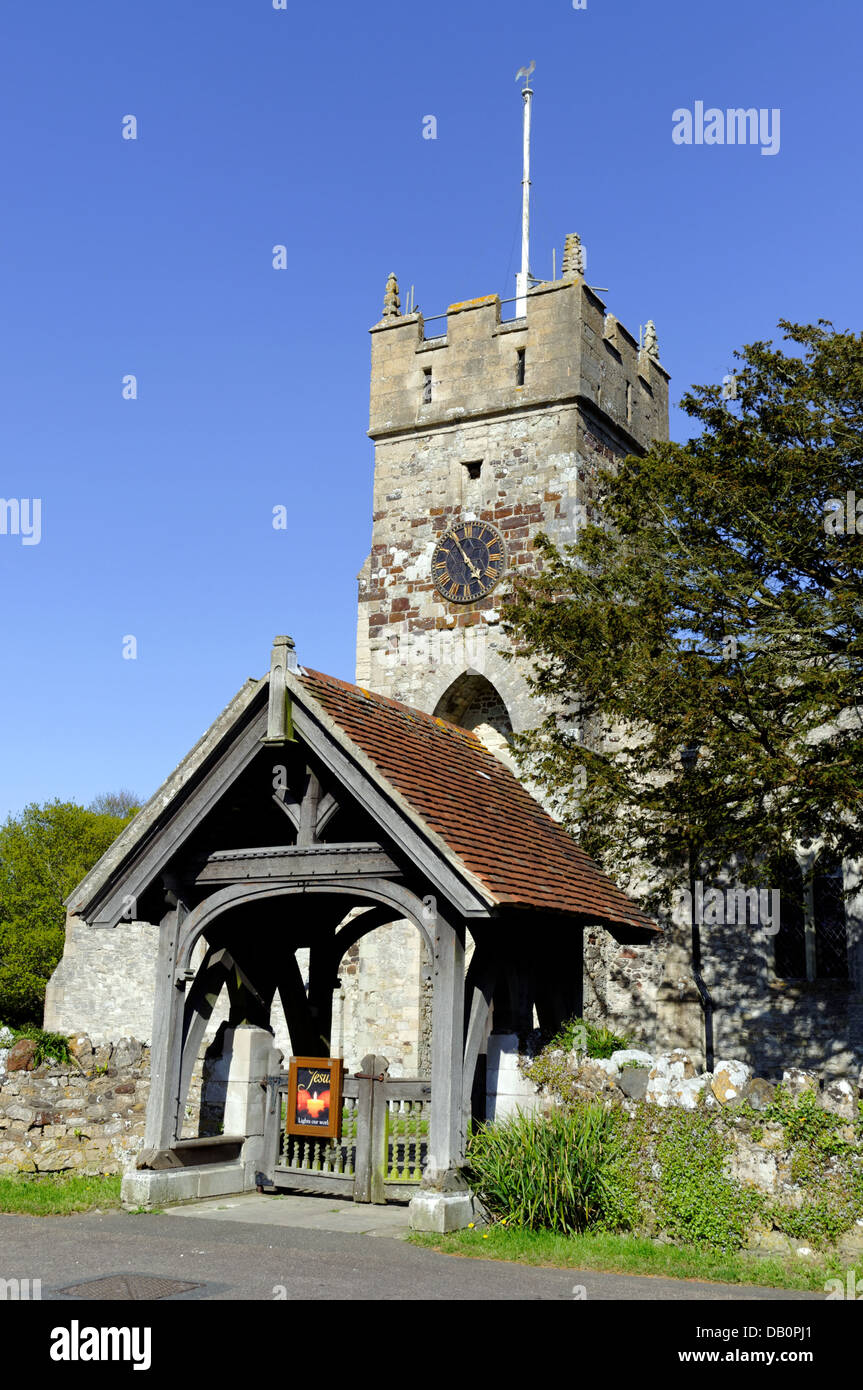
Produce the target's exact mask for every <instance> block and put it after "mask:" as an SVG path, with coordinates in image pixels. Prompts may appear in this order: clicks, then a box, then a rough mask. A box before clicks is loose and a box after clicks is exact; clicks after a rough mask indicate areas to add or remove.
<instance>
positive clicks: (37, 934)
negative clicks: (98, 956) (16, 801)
mask: <svg viewBox="0 0 863 1390" xmlns="http://www.w3.org/2000/svg"><path fill="white" fill-rule="evenodd" d="M129 818H130V817H129V816H128V815H126V816H113V815H105V814H98V813H96V812H93V811H88V810H85V809H84V808H83V807H82V806H76V805H75V804H74V803H72V802H68V801H66V802H61V801H53V802H49V803H46V804H45V805H44V806H37V805H36V804H35V803H34V804H32V805H30V806H27V807H25V809H24V811H23V812H22V813H21V815H20V816H18V817H17V818H13V817H11V816H10V817H9V819H8V820H7V821H6V823H5V824H4V825H3V826H2V827H0V1020H2V1021H3V1022H7V1023H15V1024H18V1023H30V1022H36V1023H41V1022H42V1008H43V1004H44V999H45V985H46V984H47V981H48V978H49V976H50V975H51V972H52V971H53V970H54V968H55V966H56V965H57V962H58V961H59V959H60V957H61V955H62V954H63V941H64V922H65V909H64V907H63V900H64V899H65V898H66V897H67V896H68V894H69V893H71V891H72V889H73V888H74V887H75V886H76V884H77V883H79V882H80V880H81V879H82V878H83V877H84V875H85V874H86V873H87V872H88V870H89V869H91V868H92V866H93V865H94V864H95V862H96V860H97V859H98V858H99V857H100V855H101V854H103V853H104V851H105V850H106V849H107V848H108V846H109V845H110V844H111V842H112V841H113V840H115V839H116V837H117V835H118V834H119V833H120V831H121V830H122V828H123V826H124V825H125V824H127V822H128V820H129Z"/></svg>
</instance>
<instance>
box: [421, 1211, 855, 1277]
mask: <svg viewBox="0 0 863 1390" xmlns="http://www.w3.org/2000/svg"><path fill="white" fill-rule="evenodd" d="M408 1239H409V1241H410V1242H411V1244H413V1245H423V1246H425V1247H426V1248H428V1249H432V1250H438V1251H440V1252H441V1253H442V1254H444V1255H463V1256H467V1257H468V1258H471V1257H472V1258H474V1259H484V1260H511V1261H513V1262H514V1263H517V1264H529V1265H552V1266H555V1267H556V1268H558V1269H587V1270H596V1271H597V1272H603V1273H606V1274H647V1275H661V1276H662V1277H664V1278H666V1279H700V1280H702V1281H704V1282H705V1283H719V1284H756V1285H759V1286H760V1287H766V1288H771V1289H804V1290H811V1291H815V1292H822V1291H823V1289H824V1285H825V1282H826V1281H827V1280H828V1279H831V1278H836V1277H841V1276H842V1273H843V1271H842V1266H841V1265H840V1263H839V1261H838V1259H836V1260H828V1262H827V1263H826V1264H825V1263H823V1262H821V1261H819V1262H817V1263H815V1262H812V1263H804V1262H803V1260H799V1261H798V1262H797V1263H796V1264H791V1263H790V1262H788V1261H785V1260H782V1259H780V1258H778V1257H775V1258H773V1257H770V1258H762V1257H760V1256H752V1255H745V1254H738V1253H737V1252H733V1251H732V1252H730V1253H729V1254H719V1253H717V1252H716V1251H713V1250H698V1249H693V1248H689V1249H681V1248H680V1247H679V1246H676V1245H660V1244H658V1243H656V1242H654V1241H652V1240H649V1239H647V1238H646V1237H641V1236H626V1235H610V1234H603V1233H600V1232H597V1233H595V1234H592V1235H581V1236H563V1235H556V1234H555V1233H554V1232H553V1231H526V1230H512V1229H506V1228H505V1227H503V1226H491V1227H488V1228H487V1229H485V1230H482V1229H479V1228H477V1229H476V1230H473V1231H452V1232H451V1233H450V1234H448V1235H426V1234H421V1233H419V1232H412V1233H411V1235H410V1236H409V1237H408Z"/></svg>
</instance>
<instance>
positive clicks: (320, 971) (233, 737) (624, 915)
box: [67, 638, 655, 1229]
mask: <svg viewBox="0 0 863 1390" xmlns="http://www.w3.org/2000/svg"><path fill="white" fill-rule="evenodd" d="M130 904H132V905H133V906H132V910H131V912H130ZM393 922H407V923H409V924H410V925H411V926H412V928H413V929H414V930H415V931H416V933H417V934H418V937H419V940H420V943H421V947H422V951H423V955H424V958H425V960H426V962H427V976H428V982H427V985H428V988H427V993H428V997H429V1000H430V1022H431V1040H430V1048H429V1049H428V1054H429V1056H428V1063H427V1064H425V1065H424V1066H418V1067H417V1070H416V1073H415V1074H414V1075H409V1076H397V1075H393V1076H391V1075H390V1073H389V1067H388V1063H387V1060H386V1057H385V1056H384V1055H381V1053H380V1052H377V1053H376V1052H369V1053H367V1054H366V1055H365V1056H363V1057H350V1056H348V1057H346V1058H345V1059H344V1064H345V1076H346V1080H345V1088H344V1108H343V1114H342V1121H343V1123H342V1132H341V1134H340V1136H339V1137H338V1138H337V1139H333V1140H332V1141H330V1142H328V1143H322V1142H319V1141H314V1140H308V1141H306V1142H293V1141H292V1140H291V1138H290V1137H289V1136H287V1135H286V1134H285V1126H284V1123H283V1098H284V1092H285V1078H284V1073H285V1069H286V1064H285V1060H284V1056H283V1054H284V1053H285V1052H286V1051H287V1050H288V1049H289V1050H290V1052H291V1053H292V1054H293V1055H295V1056H311V1057H328V1056H331V1055H333V1056H335V1055H338V1049H339V1046H340V1045H339V1023H338V1019H337V1018H334V1008H333V1005H334V999H335V1000H336V1001H338V999H339V997H340V977H341V972H342V971H343V970H344V969H345V962H346V960H347V959H349V957H350V953H351V950H352V948H353V947H355V945H356V943H357V942H359V941H360V940H361V939H362V938H365V937H367V936H368V935H369V934H370V933H372V932H375V931H380V930H381V929H382V928H384V927H385V926H386V925H387V924H389V923H393ZM597 922H599V923H603V924H604V925H606V926H608V927H609V928H610V929H611V930H612V931H613V932H614V933H615V934H616V935H617V936H618V937H619V939H621V940H628V941H637V940H644V939H646V938H647V937H648V936H649V934H650V933H651V932H653V931H655V927H654V926H653V925H652V924H651V923H650V922H649V921H648V920H647V919H646V918H645V917H644V916H643V915H642V914H641V913H640V912H639V910H638V908H637V907H636V906H635V905H634V904H633V903H632V902H631V901H630V900H629V899H628V898H627V897H626V896H625V895H624V894H623V893H621V892H620V891H619V890H618V889H616V888H615V887H614V885H613V884H612V883H611V882H610V881H609V880H608V879H607V878H606V877H605V876H604V875H603V874H602V873H601V872H600V870H599V869H598V868H597V867H596V865H595V864H593V863H592V861H591V860H590V859H589V858H588V857H587V856H586V855H585V854H584V853H583V852H582V851H581V850H580V849H579V848H578V846H577V845H576V844H575V842H574V841H573V840H572V839H571V837H570V836H569V835H568V834H566V832H565V831H564V830H562V829H561V828H560V827H559V826H558V825H556V824H555V822H554V821H552V820H551V818H550V817H549V816H548V815H547V814H546V813H545V812H544V811H543V810H542V808H541V807H540V806H539V805H538V803H537V802H536V801H535V800H534V799H533V798H532V797H531V796H530V795H529V793H528V792H527V791H526V790H525V789H524V787H522V785H521V784H520V783H519V782H518V781H517V780H516V778H515V777H514V776H513V775H512V773H511V772H510V771H509V769H508V768H507V767H506V766H505V765H504V763H503V762H502V761H500V760H499V759H498V758H497V757H496V756H495V755H494V754H493V753H492V752H490V751H489V749H488V748H487V747H486V746H485V745H484V744H483V743H482V742H481V741H480V739H479V738H478V737H477V736H476V734H474V733H471V732H469V731H467V730H465V729H462V728H459V727H457V726H456V725H453V724H449V723H447V722H446V721H444V720H442V719H437V718H434V717H432V716H430V715H428V714H425V713H422V712H421V711H419V710H415V709H412V708H410V707H408V706H406V705H402V704H399V703H397V702H396V701H393V700H389V699H386V698H384V697H382V696H378V695H375V694H373V693H371V692H369V691H366V690H363V689H361V688H359V687H357V686H352V685H348V684H346V683H345V682H343V681H340V680H336V679H334V678H332V677H328V676H324V675H321V674H319V673H317V672H314V671H308V670H303V669H301V668H300V667H298V666H297V663H296V658H295V657H294V653H293V643H292V642H291V641H290V639H288V638H277V639H276V642H275V647H274V649H273V655H272V661H271V668H270V672H269V674H268V675H267V676H266V677H264V678H263V679H262V680H260V681H250V682H248V683H247V685H246V686H245V687H244V689H243V690H242V691H241V692H240V694H239V695H238V696H237V698H236V699H235V700H234V701H233V702H232V704H231V705H230V706H229V707H228V709H227V710H226V711H225V712H224V714H223V715H222V716H221V718H220V720H218V721H217V722H216V724H215V725H214V726H213V728H212V729H211V730H210V731H209V733H208V734H207V735H205V737H204V738H203V739H202V740H201V742H200V743H199V744H198V745H197V747H196V748H195V749H193V750H192V752H191V753H190V754H189V756H188V757H187V758H186V759H185V761H184V762H183V763H181V764H180V766H179V768H178V769H177V770H176V772H175V773H174V774H173V776H172V777H171V778H169V780H168V781H167V782H166V783H165V784H164V786H163V787H162V788H160V790H159V791H158V792H157V793H156V794H155V796H154V797H153V798H151V800H150V801H149V802H148V804H147V806H146V807H145V808H144V809H143V810H142V811H141V812H140V813H139V815H138V816H137V817H136V818H135V820H134V821H133V822H132V823H131V824H130V825H129V826H128V827H127V829H126V830H125V831H124V832H123V834H122V835H121V836H120V837H119V839H118V840H117V841H116V842H115V844H114V845H113V846H112V847H111V849H110V850H109V851H108V853H107V854H106V855H105V856H104V857H103V859H102V860H101V861H100V862H99V864H98V865H97V866H96V867H95V869H94V870H93V871H92V872H91V874H90V875H89V876H88V877H87V878H86V879H85V880H84V882H83V883H82V884H81V885H80V886H79V888H78V889H76V891H75V893H74V894H73V895H72V897H71V899H70V937H69V941H70V947H72V946H73V947H74V949H76V950H77V951H78V952H79V959H80V953H86V952H87V951H90V952H92V953H93V955H94V958H95V955H96V952H97V951H98V947H99V943H100V942H101V943H104V946H105V948H106V949H110V944H111V938H112V937H114V936H116V934H117V933H123V932H129V931H132V930H133V929H135V928H138V929H140V927H141V925H142V924H144V925H146V924H147V923H152V924H154V929H153V930H154V936H157V956H156V960H155V964H154V977H153V978H154V996H155V997H154V1001H153V1024H152V1084H151V1093H150V1101H149V1106H148V1111H147V1127H146V1137H145V1143H144V1147H143V1149H142V1151H141V1152H140V1154H139V1155H138V1157H137V1163H136V1167H135V1169H134V1171H133V1172H131V1173H129V1174H127V1176H126V1179H125V1187H124V1192H125V1195H126V1198H127V1200H130V1201H133V1202H136V1203H141V1202H144V1203H146V1202H150V1203H152V1202H155V1201H160V1202H164V1201H169V1200H172V1199H183V1198H186V1197H194V1196H199V1195H205V1194H207V1193H212V1194H216V1193H222V1192H227V1191H242V1190H244V1189H248V1188H254V1187H256V1186H264V1185H266V1184H268V1183H275V1184H276V1185H278V1186H285V1187H289V1188H297V1189H300V1190H313V1191H335V1190H342V1191H344V1192H349V1193H350V1195H352V1196H354V1197H355V1199H356V1200H360V1201H381V1200H387V1199H389V1198H391V1197H398V1196H400V1195H401V1196H404V1195H407V1194H408V1193H412V1194H413V1195H412V1221H413V1222H414V1224H415V1225H417V1226H427V1227H431V1228H434V1229H446V1228H449V1227H452V1226H457V1225H460V1224H463V1223H465V1222H466V1221H467V1220H469V1219H470V1217H471V1213H472V1199H471V1197H470V1193H469V1191H468V1189H467V1186H466V1183H465V1181H464V1178H463V1176H462V1170H463V1166H464V1158H465V1143H466V1137H467V1133H468V1127H469V1124H470V1121H471V1117H472V1115H478V1116H479V1117H481V1118H484V1117H485V1114H486V1105H487V1094H486V1093H487V1092H488V1093H489V1094H490V1095H491V1096H492V1098H493V1097H494V1094H495V1092H496V1091H498V1090H500V1089H502V1087H501V1076H502V1074H503V1072H502V1062H501V1047H500V1045H499V1040H500V1039H501V1038H510V1037H514V1038H516V1039H517V1037H518V1036H519V1035H524V1034H525V1033H526V1032H529V1031H530V1029H531V1028H532V1027H533V1025H534V1022H535V1020H537V1019H538V1021H539V1023H540V1024H541V1025H546V1026H552V1027H553V1026H555V1025H556V1024H558V1023H559V1022H560V1021H561V1020H562V1019H563V1018H565V1017H566V1016H568V1015H570V1014H572V1013H574V1012H576V1011H578V1010H579V1008H580V1005H581V998H580V990H581V958H582V942H581V934H582V933H581V929H582V927H583V926H584V925H585V924H588V923H597ZM67 949H69V948H67ZM375 1007H376V1008H377V1009H378V1011H379V1013H380V1015H381V1022H382V1023H383V1014H384V1013H385V1011H386V1009H387V1001H386V998H385V997H384V998H383V999H381V1000H378V1001H377V1003H376V1006H375ZM220 1015H221V1018H222V1021H221V1024H220V1027H219V1029H218V1032H217V1034H216V1038H215V1039H214V1040H213V1041H212V1043H210V1045H209V1048H208V1049H207V1051H206V1056H205V1062H207V1061H208V1063H209V1077H208V1078H207V1077H205V1080H206V1081H207V1086H208V1087H209V1090H207V1089H206V1087H205V1094H204V1096H203V1098H202V1102H201V1103H200V1105H199V1108H198V1110H197V1114H196V1113H195V1111H194V1109H193V1110H192V1116H193V1121H194V1125H195V1131H196V1132H194V1133H191V1134H189V1133H188V1132H187V1130H188V1127H189V1121H188V1110H189V1101H190V1088H191V1087H192V1086H193V1082H194V1081H195V1078H196V1074H197V1073H196V1068H197V1067H199V1061H200V1058H201V1055H202V1050H203V1049H205V1048H206V1047H207V1039H208V1038H210V1037H211V1036H212V1033H213V1027H214V1023H215V1021H216V1020H217V1018H218V1017H219V1016H220ZM277 1015H278V1017H279V1018H280V1019H283V1020H284V1025H285V1027H286V1035H287V1036H286V1038H285V1039H284V1041H283V1045H282V1047H281V1048H279V1047H277V1046H276V1042H275V1039H274V1036H273V1026H274V1020H275V1018H276V1016H277ZM371 1026H372V1027H374V1018H373V1019H372V1023H371ZM495 1039H498V1045H497V1046H495ZM492 1057H494V1059H495V1061H494V1065H492V1064H491V1061H490V1060H489V1065H488V1067H486V1066H485V1065H484V1064H485V1060H486V1058H488V1059H491V1058H492ZM418 1060H421V1059H418ZM429 1063H430V1064H429ZM214 1098H215V1099H214Z"/></svg>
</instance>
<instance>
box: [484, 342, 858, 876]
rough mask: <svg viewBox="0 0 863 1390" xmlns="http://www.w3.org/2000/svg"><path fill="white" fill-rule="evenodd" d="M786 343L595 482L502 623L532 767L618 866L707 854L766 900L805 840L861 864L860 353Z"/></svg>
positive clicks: (758, 357) (756, 353)
mask: <svg viewBox="0 0 863 1390" xmlns="http://www.w3.org/2000/svg"><path fill="white" fill-rule="evenodd" d="M780 328H781V329H783V330H784V337H785V342H786V343H788V342H790V343H792V344H794V345H795V347H794V348H793V349H792V350H791V351H790V352H786V351H783V350H782V349H781V348H780V347H776V346H774V345H773V344H772V343H770V342H758V343H753V344H750V345H749V346H747V347H745V348H744V349H743V350H742V352H740V353H736V354H735V356H736V357H737V358H738V360H739V362H740V364H741V365H740V366H739V368H738V370H737V372H736V380H735V381H734V383H733V386H732V387H731V389H730V390H729V388H728V387H726V389H725V390H723V388H721V387H719V386H697V387H693V388H692V391H691V392H690V393H689V394H687V395H686V396H685V397H684V399H683V402H682V405H683V408H684V410H685V411H686V412H687V414H689V415H690V416H691V417H693V418H694V419H695V420H697V421H698V422H699V423H700V426H701V432H700V433H699V434H698V435H696V436H695V437H694V438H691V439H690V440H689V441H688V442H687V443H684V444H679V443H656V444H654V446H653V447H652V449H651V450H650V451H649V453H648V454H647V455H646V456H645V457H643V458H637V457H634V456H630V457H629V458H627V459H625V460H624V461H623V462H622V463H621V465H620V466H619V467H618V469H617V470H616V471H614V470H609V469H605V470H603V471H602V472H601V473H600V474H599V475H598V483H599V491H598V502H597V512H596V514H595V515H594V516H593V517H591V518H590V520H589V521H588V523H587V524H585V525H584V526H583V528H582V529H581V531H580V533H579V536H578V538H577V543H576V544H575V545H573V546H569V547H566V549H565V551H564V552H563V553H560V552H558V551H557V550H555V548H554V547H553V546H552V545H551V544H550V543H549V542H548V540H547V539H542V540H540V541H539V542H538V544H539V545H540V547H541V549H542V550H543V555H544V558H543V568H542V571H541V573H540V575H539V576H538V577H536V578H535V579H533V580H528V581H525V582H524V583H523V584H521V585H520V586H518V588H517V589H516V591H515V593H514V595H513V601H512V605H511V607H510V608H509V610H508V620H507V629H508V631H509V633H510V635H511V637H512V638H513V640H514V643H515V645H516V647H517V649H519V650H520V651H521V652H522V653H523V654H525V655H526V656H528V657H529V658H531V659H532V661H533V663H534V664H533V669H534V678H533V682H532V684H533V687H534V690H535V691H536V692H537V693H538V694H539V695H541V696H544V697H547V698H548V699H549V701H550V706H549V707H550V708H556V709H557V710H558V711H559V713H557V714H554V715H550V716H549V717H548V718H547V719H546V720H545V721H544V723H543V724H542V725H541V727H540V728H538V729H536V730H534V731H532V732H531V733H529V734H528V735H526V736H523V737H522V739H521V740H520V747H519V752H520V756H521V757H522V760H523V767H524V768H525V770H528V771H529V772H530V773H531V775H532V776H533V778H534V780H535V781H536V782H537V784H538V785H539V786H540V787H541V788H542V789H543V790H544V791H545V792H546V793H548V794H549V795H550V797H551V798H552V799H553V801H554V802H555V803H556V806H557V809H558V812H559V814H560V815H561V818H562V819H563V820H564V821H565V822H566V823H568V824H569V825H570V827H571V828H573V829H575V830H576V832H577V833H578V834H579V836H580V839H581V841H582V843H583V844H584V847H585V849H587V850H588V851H589V852H591V853H592V854H593V855H595V856H596V857H597V858H598V859H599V860H600V861H601V862H603V863H605V864H606V865H607V866H608V867H617V868H618V869H620V868H626V867H629V868H632V869H636V866H637V865H638V864H643V863H645V862H647V863H653V864H655V865H657V866H659V867H660V868H661V869H662V870H664V871H665V873H666V874H668V871H669V870H671V871H677V872H678V873H679V872H680V871H681V870H682V869H683V866H684V864H685V860H686V854H687V849H688V847H689V846H692V845H696V846H697V847H698V863H699V864H700V866H701V871H702V872H704V873H705V875H706V874H707V873H711V872H715V871H716V870H717V869H718V868H719V867H720V866H721V865H722V864H723V863H728V862H729V861H734V860H736V862H737V865H738V867H739V868H741V869H742V868H744V867H745V870H746V872H747V873H748V874H749V875H750V876H751V877H750V880H749V881H751V882H765V881H768V880H769V877H770V875H772V874H781V872H782V865H783V864H784V863H785V862H786V860H787V854H788V852H789V850H790V848H791V847H792V846H793V845H794V843H795V841H797V840H798V839H804V840H805V839H806V838H807V837H812V836H815V835H816V834H817V835H823V836H824V838H825V842H826V843H827V844H828V845H829V846H830V848H831V849H832V850H833V851H835V852H836V853H838V854H843V855H847V856H849V857H853V856H859V855H860V854H861V851H863V843H861V838H862V837H861V823H860V818H859V810H858V808H859V803H860V786H861V774H863V740H861V735H860V730H861V723H860V700H861V675H863V643H861V634H860V620H861V614H863V549H861V547H863V537H861V536H858V535H857V532H856V524H855V523H856V499H855V498H854V497H853V496H852V497H850V498H849V494H853V493H854V490H855V489H859V491H860V494H861V502H860V510H861V512H863V335H861V336H855V335H853V334H850V333H841V332H837V331H835V330H834V328H833V326H832V325H831V324H829V323H827V322H826V321H824V320H820V321H819V323H818V324H817V325H809V326H803V325H798V324H792V323H789V322H787V321H785V320H782V321H781V322H780ZM735 388H736V394H735ZM728 395H731V396H732V397H733V398H732V399H724V396H728ZM840 501H841V506H842V510H841V512H840V510H839V505H840ZM849 504H850V515H849V510H848V509H849ZM860 530H861V532H863V516H861V518H860ZM613 732H616V733H617V734H618V735H619V737H618V739H617V741H614V740H612V739H610V738H609V737H608V735H609V734H612V733H613ZM672 876H673V874H672ZM666 891H668V890H666Z"/></svg>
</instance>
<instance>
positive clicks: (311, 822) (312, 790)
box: [297, 767, 321, 845]
mask: <svg viewBox="0 0 863 1390" xmlns="http://www.w3.org/2000/svg"><path fill="white" fill-rule="evenodd" d="M320 799H321V784H320V782H319V781H318V779H317V776H316V775H315V773H314V772H313V771H312V769H311V768H310V767H307V768H306V787H305V791H304V793H303V801H302V805H301V806H300V826H299V829H298V831H297V844H298V845H313V844H314V843H315V829H316V826H317V823H318V802H319V801H320Z"/></svg>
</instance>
